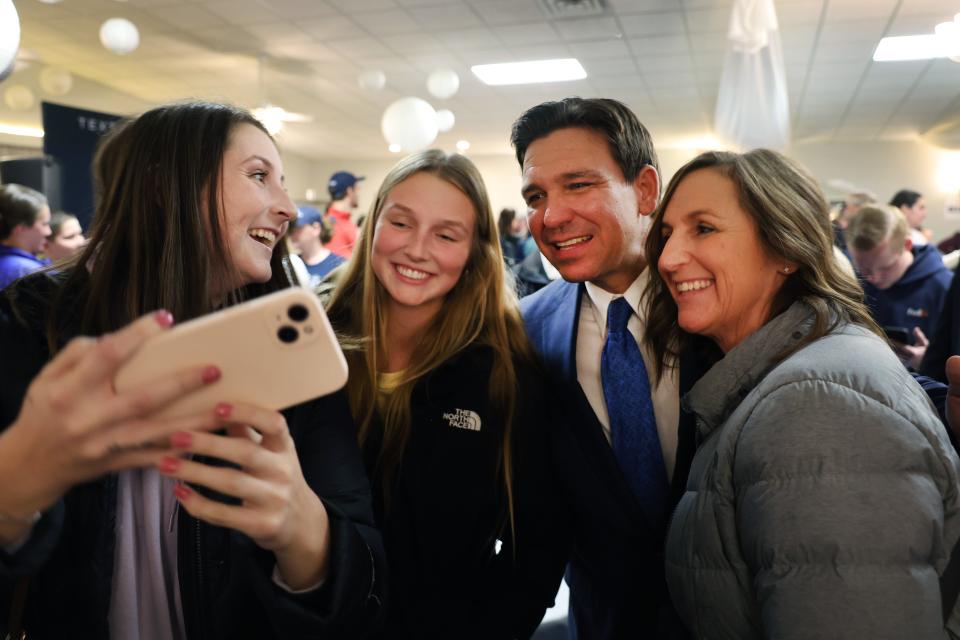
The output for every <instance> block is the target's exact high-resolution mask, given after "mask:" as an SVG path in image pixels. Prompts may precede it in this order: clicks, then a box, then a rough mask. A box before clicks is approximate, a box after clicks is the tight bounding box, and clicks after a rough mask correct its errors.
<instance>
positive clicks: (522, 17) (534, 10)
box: [471, 0, 544, 25]
mask: <svg viewBox="0 0 960 640" xmlns="http://www.w3.org/2000/svg"><path fill="white" fill-rule="evenodd" d="M471 6H473V7H474V11H475V12H476V14H477V15H478V16H480V18H481V19H482V20H483V21H484V22H486V23H487V24H489V25H512V24H521V23H524V22H531V23H533V22H543V20H544V15H543V12H542V11H540V7H539V6H537V3H536V2H535V1H533V0H526V1H525V2H521V1H519V0H482V1H480V2H476V3H474V4H473V5H471Z"/></svg>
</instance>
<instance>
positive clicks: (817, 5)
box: [776, 0, 823, 32]
mask: <svg viewBox="0 0 960 640" xmlns="http://www.w3.org/2000/svg"><path fill="white" fill-rule="evenodd" d="M776 12H777V22H778V23H779V25H780V31H783V32H786V31H788V30H789V29H790V28H791V27H793V26H796V25H815V24H818V23H819V22H820V14H821V13H822V12H823V0H813V1H810V2H777V3H776Z"/></svg>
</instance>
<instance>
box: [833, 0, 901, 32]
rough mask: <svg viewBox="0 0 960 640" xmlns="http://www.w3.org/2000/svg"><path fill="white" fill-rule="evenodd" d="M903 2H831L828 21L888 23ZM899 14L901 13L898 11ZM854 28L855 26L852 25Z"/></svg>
mask: <svg viewBox="0 0 960 640" xmlns="http://www.w3.org/2000/svg"><path fill="white" fill-rule="evenodd" d="M901 4H903V2H902V0H869V1H863V0H861V1H859V2H831V3H829V4H828V5H827V20H828V21H830V22H831V23H832V22H834V21H853V22H855V23H859V22H861V21H869V20H872V19H880V20H882V21H883V22H887V21H888V20H889V19H890V17H891V16H892V15H893V14H894V11H895V10H898V9H899V7H898V5H901ZM898 12H899V11H898ZM851 26H853V25H851Z"/></svg>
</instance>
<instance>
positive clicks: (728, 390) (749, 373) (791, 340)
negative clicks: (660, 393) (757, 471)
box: [683, 300, 814, 438]
mask: <svg viewBox="0 0 960 640" xmlns="http://www.w3.org/2000/svg"><path fill="white" fill-rule="evenodd" d="M813 321H814V313H813V309H812V308H811V307H810V305H808V304H807V303H806V302H803V301H802V300H798V301H797V302H794V303H793V304H792V305H791V306H790V307H789V308H788V309H787V310H786V311H784V312H783V313H781V314H780V315H778V316H777V317H775V318H773V319H772V320H770V321H769V322H767V324H765V325H763V326H762V327H761V328H760V329H758V330H757V331H755V332H753V333H752V334H750V335H749V336H747V337H746V338H745V339H744V340H743V341H742V342H741V343H740V344H738V345H737V346H736V347H734V348H733V349H731V350H730V351H729V352H728V353H727V354H726V355H725V356H724V357H723V359H722V360H720V361H719V362H717V363H716V364H715V365H713V367H712V368H711V369H710V370H709V371H708V372H707V373H706V374H705V375H704V376H703V377H702V378H700V380H699V381H698V382H697V383H696V384H695V385H694V386H693V388H692V389H691V390H690V392H689V393H687V394H686V395H685V396H684V397H683V407H684V409H685V410H687V411H690V412H692V413H695V414H696V415H697V418H698V420H697V431H698V435H699V437H700V438H703V437H705V436H706V435H707V434H709V433H710V432H711V431H713V430H714V429H715V428H717V427H718V426H720V425H721V424H723V423H724V422H725V421H726V420H727V418H728V417H729V416H730V414H731V413H733V411H734V409H736V408H737V406H738V405H739V404H740V402H742V401H743V399H744V398H746V397H747V395H748V394H749V393H750V392H751V391H752V390H753V388H754V387H756V386H757V385H758V384H760V382H761V381H762V380H763V379H764V377H766V375H767V374H768V373H770V371H771V370H772V369H773V368H774V367H776V366H777V365H778V364H780V362H782V360H783V358H782V354H783V352H784V351H786V350H787V349H789V348H790V347H792V346H793V345H795V344H796V343H797V341H799V340H801V339H803V338H804V337H805V336H807V335H808V334H809V333H810V331H811V330H812V328H813Z"/></svg>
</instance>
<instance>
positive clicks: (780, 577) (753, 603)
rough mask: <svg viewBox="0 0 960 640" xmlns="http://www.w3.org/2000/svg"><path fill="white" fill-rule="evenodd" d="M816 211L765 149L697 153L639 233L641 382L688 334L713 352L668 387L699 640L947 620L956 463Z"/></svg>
mask: <svg viewBox="0 0 960 640" xmlns="http://www.w3.org/2000/svg"><path fill="white" fill-rule="evenodd" d="M826 208H827V204H826V200H825V199H824V197H823V195H822V193H821V192H820V190H819V188H818V187H817V184H816V182H815V181H814V179H813V178H812V177H811V176H810V175H809V174H807V172H806V171H804V170H803V169H801V168H800V167H799V166H798V165H796V164H795V163H793V162H792V161H790V160H788V159H787V158H785V157H784V156H782V155H780V154H778V153H775V152H772V151H767V150H762V149H761V150H756V151H751V152H749V153H747V154H743V155H739V154H732V153H722V152H710V153H705V154H702V155H700V156H698V157H697V158H695V159H694V160H692V161H691V162H690V163H688V164H687V165H685V166H684V167H682V168H681V169H680V170H679V171H678V172H677V173H676V174H675V175H674V177H673V179H672V180H671V182H670V184H669V186H668V187H667V190H666V193H665V194H664V198H663V202H662V203H661V205H660V207H659V208H658V210H657V212H656V214H655V217H654V223H653V227H652V229H651V230H650V234H649V236H648V239H647V245H646V252H647V256H648V259H649V261H650V263H651V265H657V268H656V269H654V270H651V277H650V282H649V285H648V288H647V291H646V293H645V296H646V298H645V299H646V300H648V301H649V304H650V308H649V311H648V314H649V315H648V317H649V318H650V319H651V320H650V322H649V323H648V325H647V333H646V337H645V340H646V342H647V346H648V347H649V348H650V349H651V350H652V351H653V352H654V353H655V354H656V356H657V364H656V374H657V377H660V376H662V375H664V374H666V373H667V372H668V371H670V370H671V368H672V367H674V366H675V365H676V363H677V360H678V358H679V357H680V355H681V354H682V353H684V351H686V350H687V349H689V348H693V346H694V344H695V339H703V338H708V339H710V340H711V341H712V342H714V343H715V344H716V345H717V346H718V347H719V348H720V349H721V350H722V351H723V353H724V354H725V355H724V356H723V358H722V359H720V360H719V361H718V362H717V363H716V364H715V365H714V366H713V367H712V368H711V369H710V370H709V371H708V372H707V373H706V374H705V375H704V376H703V377H702V378H701V379H700V380H699V381H698V382H697V383H696V384H695V385H694V387H693V389H692V390H691V391H690V393H689V394H687V396H686V397H685V398H684V404H685V407H686V408H688V409H689V410H690V411H691V412H692V413H693V414H694V415H695V416H696V421H697V425H698V435H699V440H700V442H699V446H698V449H697V453H696V455H695V457H694V460H693V464H692V467H691V473H690V478H689V481H688V484H687V490H686V493H685V494H684V497H683V498H682V499H681V501H680V504H679V505H678V506H677V509H676V512H675V513H674V515H673V518H672V520H671V525H670V530H669V533H668V536H667V543H666V567H667V581H668V583H669V586H670V594H671V596H672V597H673V601H674V603H675V604H676V606H677V608H678V610H679V612H680V617H681V619H682V620H683V621H684V623H685V624H686V625H687V626H688V627H689V628H690V630H691V631H692V632H693V634H694V636H695V637H696V638H718V639H730V640H743V639H749V638H757V639H759V638H778V639H786V640H790V639H794V638H796V639H800V638H849V639H851V640H853V639H859V638H890V639H894V638H930V639H933V638H945V637H947V635H948V634H947V632H946V630H945V621H946V620H947V619H948V618H949V624H950V627H951V628H956V627H955V625H956V624H957V623H958V622H960V616H958V614H957V612H956V608H955V601H956V593H953V594H952V595H949V596H948V595H947V594H946V593H941V579H942V577H944V570H945V568H946V566H947V564H948V561H949V560H950V557H951V553H952V551H953V548H954V547H955V545H956V544H957V541H958V539H960V481H958V474H960V459H958V458H957V455H956V453H955V451H954V449H953V447H952V446H951V444H950V441H949V439H948V436H947V433H946V430H945V429H944V427H943V425H942V424H941V423H940V420H939V419H938V417H937V415H936V414H935V413H934V412H933V411H932V408H931V406H930V404H929V402H928V399H927V396H926V395H925V394H924V393H923V391H922V390H921V388H920V387H919V386H918V385H917V384H916V383H915V382H914V381H913V380H912V379H911V376H910V374H908V373H907V371H906V370H905V369H904V368H903V367H902V366H900V363H899V362H898V361H897V359H896V357H895V356H894V354H893V353H892V352H891V350H890V348H889V347H888V346H887V344H886V342H885V340H884V337H883V333H882V331H881V329H880V327H879V326H877V324H876V323H875V322H874V321H873V320H872V319H871V317H870V314H869V312H868V310H867V308H866V306H865V305H864V304H863V294H862V291H861V290H860V287H859V286H858V284H857V282H856V281H855V280H854V279H853V278H852V277H850V276H849V275H848V274H846V273H844V272H843V271H842V270H841V269H840V268H839V266H838V265H837V263H836V262H835V261H834V260H833V259H832V258H831V257H830V245H831V229H830V226H829V223H828V222H827V216H826ZM864 213H865V209H862V210H861V211H860V214H858V215H863V214H864ZM855 224H856V221H854V222H852V223H851V227H853V226H854V225H855ZM853 246H854V247H856V244H855V241H854V245H853ZM942 607H943V609H942Z"/></svg>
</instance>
